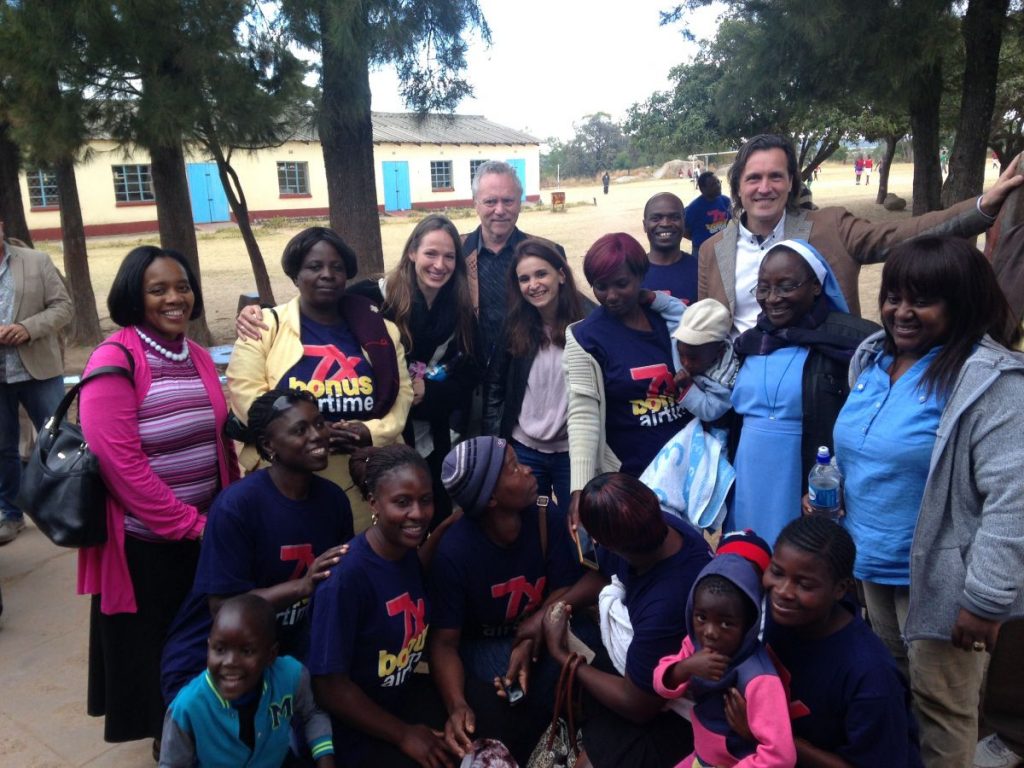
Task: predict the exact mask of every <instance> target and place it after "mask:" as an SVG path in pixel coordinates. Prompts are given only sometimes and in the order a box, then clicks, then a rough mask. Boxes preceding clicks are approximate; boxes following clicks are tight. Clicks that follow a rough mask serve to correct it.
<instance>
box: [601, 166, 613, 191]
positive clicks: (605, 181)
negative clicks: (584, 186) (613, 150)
mask: <svg viewBox="0 0 1024 768" xmlns="http://www.w3.org/2000/svg"><path fill="white" fill-rule="evenodd" d="M610 183H611V177H610V176H609V175H608V171H605V172H604V176H602V177H601V185H602V186H603V187H604V193H605V194H606V195H607V194H608V185H609V184H610Z"/></svg>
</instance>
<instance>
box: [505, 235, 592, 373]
mask: <svg viewBox="0 0 1024 768" xmlns="http://www.w3.org/2000/svg"><path fill="white" fill-rule="evenodd" d="M530 256H534V257H536V258H538V259H542V260H544V261H546V262H547V263H548V264H550V265H551V268H552V269H554V270H555V271H556V272H561V273H562V274H563V275H564V276H565V283H563V284H562V285H561V286H559V289H558V304H557V306H556V311H555V327H554V328H552V329H551V339H550V342H551V343H552V344H554V345H555V346H556V347H564V346H565V329H566V328H567V327H568V325H569V323H575V322H576V321H577V320H582V319H583V315H584V312H583V303H582V302H581V301H580V294H579V291H578V290H577V289H576V279H575V278H574V277H573V275H572V270H571V269H570V268H569V265H568V264H567V263H566V261H565V259H563V258H562V254H560V253H559V252H558V249H556V248H555V246H554V244H553V243H551V242H550V241H548V240H544V239H542V238H539V237H532V238H529V239H527V240H523V242H521V243H520V244H519V245H517V246H516V250H515V254H514V255H513V256H512V264H511V266H510V267H509V271H508V279H507V280H506V281H505V284H506V291H505V295H506V303H507V306H508V318H507V319H506V321H505V339H506V341H507V343H508V352H509V354H510V355H512V357H528V356H529V355H531V354H534V353H536V351H537V350H538V349H543V348H544V347H546V346H547V345H548V337H547V336H546V335H545V333H544V321H543V320H542V319H541V316H540V312H538V311H537V308H536V307H535V306H533V305H532V304H530V302H528V301H527V300H526V299H525V298H524V297H523V292H522V290H520V288H519V276H518V275H517V274H516V267H518V266H519V262H520V261H522V260H523V259H525V258H528V257H530Z"/></svg>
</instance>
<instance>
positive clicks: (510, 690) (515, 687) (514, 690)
mask: <svg viewBox="0 0 1024 768" xmlns="http://www.w3.org/2000/svg"><path fill="white" fill-rule="evenodd" d="M501 689H502V690H503V691H504V692H505V700H506V701H507V702H508V705H509V706H510V707H514V706H515V705H516V704H518V703H519V702H520V701H522V700H523V696H525V695H526V694H525V693H524V692H523V689H522V686H520V685H519V683H512V684H511V685H505V681H504V680H502V681H501Z"/></svg>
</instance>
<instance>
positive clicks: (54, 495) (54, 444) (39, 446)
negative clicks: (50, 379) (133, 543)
mask: <svg viewBox="0 0 1024 768" xmlns="http://www.w3.org/2000/svg"><path fill="white" fill-rule="evenodd" d="M106 343H108V344H113V345H116V346H118V347H121V349H123V350H124V354H125V356H126V357H127V358H128V366H129V367H128V368H127V369H126V368H121V367H120V366H116V365H106V366H103V367H101V368H97V369H95V370H94V371H91V372H90V373H89V375H88V376H86V377H85V378H83V379H82V380H81V381H79V382H78V383H77V384H75V386H73V387H72V388H71V389H70V391H68V393H67V394H66V395H64V399H63V400H61V401H60V405H58V406H57V410H56V412H55V413H54V414H53V416H51V417H50V418H49V419H48V420H47V422H46V423H45V424H44V425H43V428H42V429H40V430H39V435H38V437H37V438H36V447H35V450H33V451H32V456H31V457H30V458H29V460H28V464H27V465H26V466H25V470H24V472H23V474H22V476H21V488H20V490H19V492H18V499H17V502H16V503H17V505H18V507H19V508H20V509H21V510H22V511H23V512H24V513H25V514H26V515H28V516H29V517H30V518H31V519H32V522H34V523H35V524H36V527H38V528H39V530H40V531H42V532H43V534H44V535H45V536H46V538H48V539H49V540H50V541H52V542H53V543H54V544H57V545H58V546H61V547H93V546H96V545H97V544H102V543H104V542H105V541H106V540H107V488H106V486H105V485H104V484H103V478H102V477H100V468H99V461H98V460H97V458H96V456H95V455H94V454H93V453H92V451H90V450H89V446H88V445H86V443H85V437H84V436H83V435H82V427H81V425H80V424H74V423H71V422H69V421H67V414H68V409H69V408H70V407H71V404H72V403H73V402H74V401H75V398H76V397H77V396H78V392H79V390H80V389H81V388H82V386H83V385H84V384H85V383H86V382H87V381H92V380H93V379H95V378H97V377H99V376H109V375H117V376H124V377H126V378H128V379H129V380H133V381H134V378H135V361H134V360H133V359H132V356H131V354H130V353H129V352H128V349H127V348H126V347H125V346H124V345H123V344H118V343H117V342H116V341H111V342H106ZM101 346H102V345H101Z"/></svg>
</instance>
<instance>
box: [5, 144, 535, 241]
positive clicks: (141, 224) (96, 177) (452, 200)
mask: <svg viewBox="0 0 1024 768" xmlns="http://www.w3.org/2000/svg"><path fill="white" fill-rule="evenodd" d="M90 150H91V153H90V156H89V159H88V160H87V161H86V162H84V163H80V164H79V165H77V166H76V168H75V174H76V177H77V181H78V193H79V198H80V200H81V204H82V218H83V220H84V222H85V229H86V234H87V235H90V236H95V235H112V234H129V233H137V232H153V231H156V229H157V220H156V203H155V202H128V203H124V202H117V200H116V198H115V191H114V176H113V170H112V166H115V165H134V164H140V165H141V164H148V162H149V156H148V154H147V153H146V151H145V150H144V149H142V148H136V149H135V151H134V152H132V153H130V154H128V153H126V152H125V150H123V149H121V148H119V147H118V146H117V145H116V144H115V143H114V142H111V141H94V142H92V143H91V145H90ZM512 159H522V160H525V162H526V178H525V179H523V180H522V181H523V187H524V190H525V192H526V196H527V200H530V201H537V200H539V199H540V148H539V146H538V145H535V144H534V145H469V144H427V145H416V144H377V145H375V146H374V164H375V168H376V185H377V201H378V210H379V211H381V212H383V210H384V185H383V180H382V175H383V174H382V171H381V168H382V166H381V164H382V163H383V162H385V161H394V160H400V161H405V162H407V163H408V168H409V192H410V199H411V201H412V207H413V208H417V209H434V208H445V207H464V206H469V205H471V204H472V191H471V183H470V182H471V179H470V161H472V160H506V161H507V160H512ZM431 161H451V163H452V166H451V169H452V186H451V188H448V189H444V190H436V191H435V190H433V189H431V182H430V178H431V177H430V167H431V166H430V164H431ZM186 162H188V163H203V162H211V161H210V160H209V159H208V158H205V157H202V156H201V155H193V156H190V157H187V158H186ZM231 162H232V165H233V166H234V168H235V170H236V172H237V173H238V177H239V181H240V182H241V184H242V188H243V190H244V191H245V195H246V200H247V202H248V204H249V212H250V215H251V216H252V217H253V218H254V219H261V218H271V217H275V216H285V217H317V216H327V213H328V206H327V177H326V173H325V170H324V160H323V153H322V151H321V148H320V144H319V143H318V142H309V141H306V142H303V141H290V142H287V143H286V144H284V145H282V146H281V147H276V148H274V149H268V150H262V151H260V152H257V153H245V152H236V153H235V154H234V155H233V156H232V159H231ZM279 162H294V163H305V164H306V169H307V179H308V192H307V193H304V194H281V192H280V189H279V185H278V172H277V164H278V163H279ZM20 183H21V194H22V199H23V200H24V202H25V207H26V219H27V221H28V226H29V229H30V231H31V232H32V237H33V238H34V239H40V240H46V239H58V238H60V211H59V209H58V208H57V206H48V207H30V196H29V190H28V180H27V177H26V174H25V172H22V173H21V176H20Z"/></svg>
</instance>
